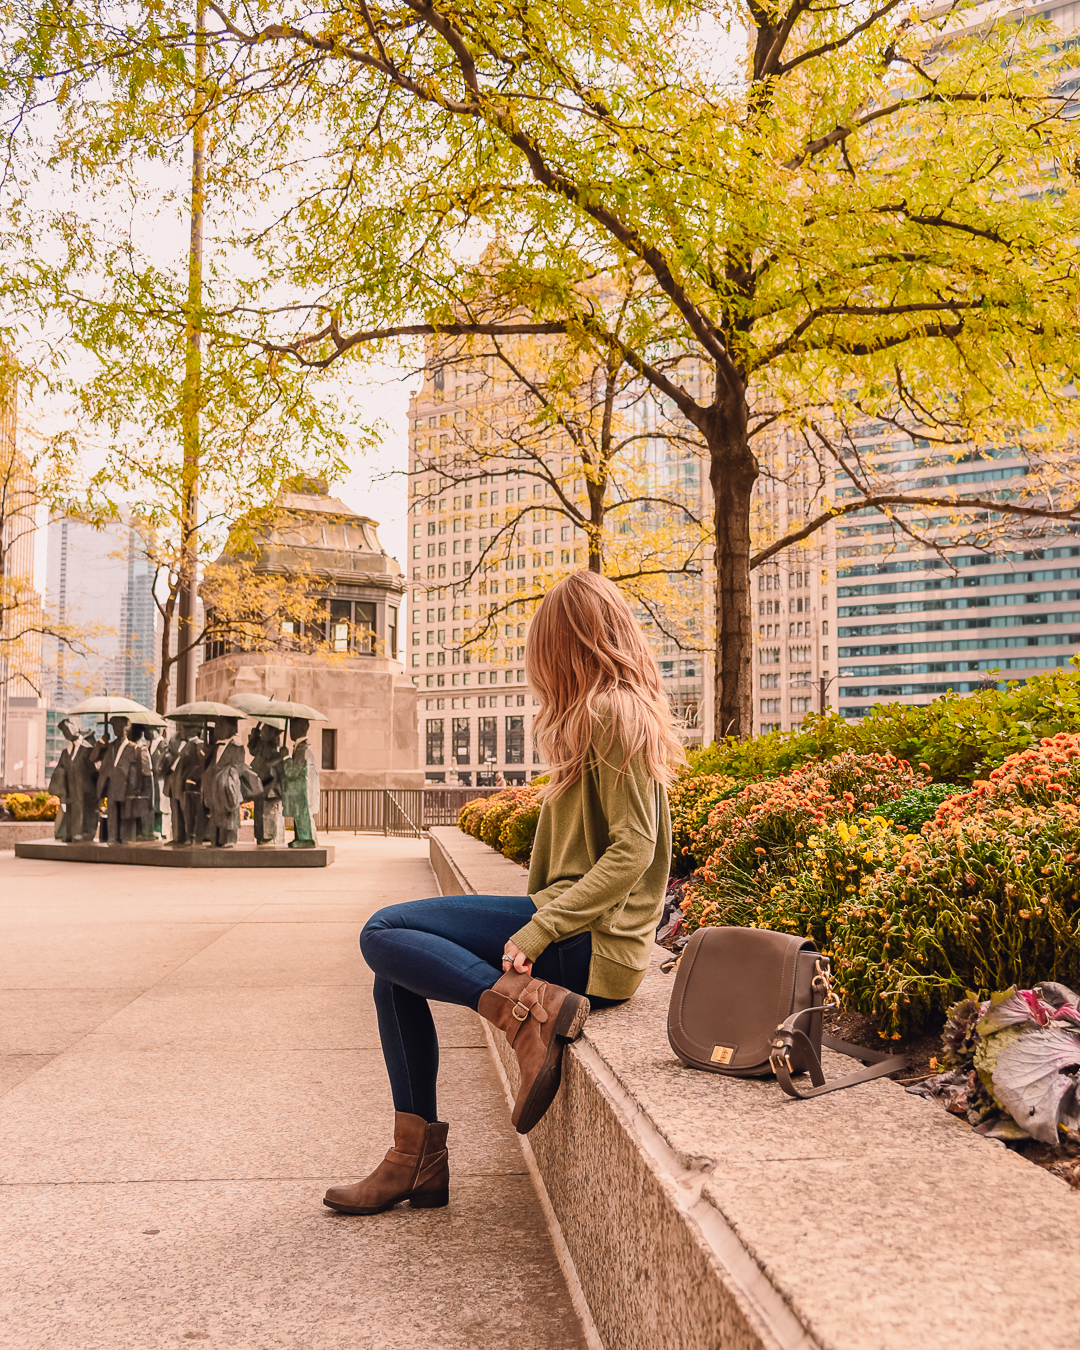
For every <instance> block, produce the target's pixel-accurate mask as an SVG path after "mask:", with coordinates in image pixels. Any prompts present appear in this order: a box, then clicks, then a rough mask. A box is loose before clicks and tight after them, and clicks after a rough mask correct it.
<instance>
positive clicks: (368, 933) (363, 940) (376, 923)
mask: <svg viewBox="0 0 1080 1350" xmlns="http://www.w3.org/2000/svg"><path fill="white" fill-rule="evenodd" d="M401 908H403V906H401V905H387V906H385V908H383V909H377V910H376V911H375V913H374V914H373V915H372V916H371V918H370V919H368V921H367V923H366V924H364V926H363V928H362V929H361V930H360V950H361V952H362V953H363V954H364V956H365V957H366V956H367V955H368V954H369V953H370V951H371V950H372V948H373V947H374V946H375V945H376V944H377V943H378V940H379V936H380V935H381V934H382V933H385V932H386V930H387V929H388V928H401V927H403V926H404V925H403V924H402V922H401V918H400V916H399V915H395V913H394V911H395V910H398V909H401Z"/></svg>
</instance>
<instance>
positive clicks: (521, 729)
mask: <svg viewBox="0 0 1080 1350" xmlns="http://www.w3.org/2000/svg"><path fill="white" fill-rule="evenodd" d="M506 762H507V764H524V763H525V719H524V717H508V718H507V719H506Z"/></svg>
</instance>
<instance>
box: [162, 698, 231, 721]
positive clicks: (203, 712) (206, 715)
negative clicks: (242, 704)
mask: <svg viewBox="0 0 1080 1350" xmlns="http://www.w3.org/2000/svg"><path fill="white" fill-rule="evenodd" d="M238 715H239V716H241V717H242V716H243V713H242V712H239V711H238V709H236V708H234V707H232V706H230V704H228V703H213V702H211V701H210V700H209V699H203V700H200V701H198V702H195V703H182V704H181V705H180V707H179V708H174V709H173V710H172V712H170V713H166V714H165V716H166V717H167V718H168V719H169V720H170V721H174V720H175V719H177V718H184V717H190V718H193V719H194V720H195V721H199V720H202V721H204V722H214V721H216V720H217V719H218V718H219V717H236V716H238Z"/></svg>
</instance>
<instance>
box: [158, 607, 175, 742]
mask: <svg viewBox="0 0 1080 1350" xmlns="http://www.w3.org/2000/svg"><path fill="white" fill-rule="evenodd" d="M175 613H176V590H175V588H170V590H169V594H168V598H167V599H166V601H165V604H164V605H163V606H162V609H161V674H160V675H159V676H158V682H157V690H156V692H155V696H154V698H155V701H154V707H155V708H156V709H157V711H158V712H159V713H160V714H161V715H162V717H164V716H165V709H166V708H167V707H168V706H169V677H170V675H171V674H172V668H173V663H174V662H175V660H176V658H175V657H174V656H173V654H172V634H173V618H174V615H175ZM177 702H179V700H177Z"/></svg>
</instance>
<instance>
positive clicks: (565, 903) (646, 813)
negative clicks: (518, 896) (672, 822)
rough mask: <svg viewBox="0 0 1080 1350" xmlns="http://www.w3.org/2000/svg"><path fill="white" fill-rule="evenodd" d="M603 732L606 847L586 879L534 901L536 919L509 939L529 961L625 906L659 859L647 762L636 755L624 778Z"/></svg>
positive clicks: (596, 759)
mask: <svg viewBox="0 0 1080 1350" xmlns="http://www.w3.org/2000/svg"><path fill="white" fill-rule="evenodd" d="M607 740H608V736H607V733H606V732H605V731H604V730H600V731H599V732H598V734H597V736H595V737H594V738H593V746H592V757H593V765H594V769H595V773H596V777H597V789H598V795H599V800H600V806H601V809H602V811H603V813H604V816H605V818H606V820H607V833H608V845H607V848H606V849H605V850H604V852H603V853H602V854H601V855H600V857H598V858H597V860H596V862H595V863H594V864H593V865H592V867H590V868H589V870H588V871H587V872H586V873H585V875H584V876H583V877H581V878H580V879H579V880H577V881H575V882H574V883H573V885H571V886H568V887H566V888H565V889H564V890H561V891H556V893H555V894H553V895H550V896H549V895H548V894H547V892H545V891H540V892H538V893H537V894H536V895H534V896H533V903H534V904H535V905H536V906H537V909H536V913H535V914H534V915H533V917H532V918H531V919H530V920H529V922H528V923H527V924H525V926H524V927H523V928H519V929H518V931H517V932H516V933H515V934H514V935H513V937H512V938H511V939H510V940H511V942H513V943H514V944H515V945H516V946H517V947H519V948H520V949H521V951H523V952H524V953H525V955H526V956H528V957H529V958H530V959H531V960H534V961H535V960H536V958H537V957H538V956H539V955H540V953H541V952H542V951H543V950H544V949H545V948H546V947H547V946H548V945H549V944H550V943H552V942H558V941H559V940H560V939H562V938H564V937H569V936H570V935H571V934H573V933H580V932H581V931H582V930H583V929H586V928H590V927H592V926H593V925H594V924H595V923H596V922H597V921H598V920H599V919H600V918H602V917H603V916H604V915H605V914H608V913H610V912H612V911H614V910H617V909H618V908H619V907H620V906H621V905H622V904H624V903H625V901H626V898H627V896H629V894H630V892H631V891H632V890H633V889H634V887H635V886H636V885H637V883H638V882H639V881H640V880H641V878H642V877H643V876H644V875H645V873H646V872H647V871H648V870H649V867H650V866H651V864H652V861H653V859H654V857H655V856H656V834H657V830H658V828H659V820H658V817H657V795H656V784H655V783H654V782H653V780H652V779H651V778H650V777H649V774H648V770H647V769H646V767H645V760H644V757H643V756H642V755H641V754H637V755H635V756H634V757H633V758H632V759H631V761H630V763H629V764H628V765H627V767H626V771H625V772H624V773H620V772H619V770H620V766H621V765H622V762H623V747H622V744H621V743H620V742H619V741H617V740H616V741H614V742H613V743H612V744H610V745H608V743H607Z"/></svg>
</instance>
